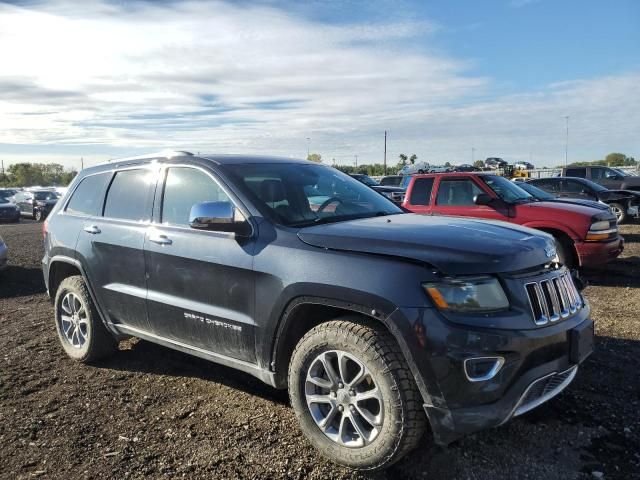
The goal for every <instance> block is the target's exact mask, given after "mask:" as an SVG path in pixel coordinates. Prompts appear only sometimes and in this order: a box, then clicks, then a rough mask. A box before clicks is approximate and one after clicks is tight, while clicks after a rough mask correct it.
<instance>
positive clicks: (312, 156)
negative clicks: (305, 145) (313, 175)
mask: <svg viewBox="0 0 640 480" xmlns="http://www.w3.org/2000/svg"><path fill="white" fill-rule="evenodd" d="M307 160H311V161H312V162H316V163H322V155H320V154H319V153H310V154H309V155H308V156H307Z"/></svg>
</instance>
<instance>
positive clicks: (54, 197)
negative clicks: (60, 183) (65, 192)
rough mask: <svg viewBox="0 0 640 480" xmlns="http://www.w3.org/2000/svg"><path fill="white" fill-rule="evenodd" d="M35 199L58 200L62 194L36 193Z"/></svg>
mask: <svg viewBox="0 0 640 480" xmlns="http://www.w3.org/2000/svg"><path fill="white" fill-rule="evenodd" d="M33 198H35V199H36V200H58V198H60V194H59V193H57V192H35V193H34V194H33Z"/></svg>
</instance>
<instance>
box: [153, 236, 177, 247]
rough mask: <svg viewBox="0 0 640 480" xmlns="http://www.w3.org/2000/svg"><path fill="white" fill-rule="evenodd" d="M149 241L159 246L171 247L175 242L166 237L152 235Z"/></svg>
mask: <svg viewBox="0 0 640 480" xmlns="http://www.w3.org/2000/svg"><path fill="white" fill-rule="evenodd" d="M149 241H150V242H153V243H157V244H158V245H171V244H172V243H173V241H172V240H171V239H170V238H169V237H167V236H166V235H151V236H150V237H149Z"/></svg>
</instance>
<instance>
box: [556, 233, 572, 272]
mask: <svg viewBox="0 0 640 480" xmlns="http://www.w3.org/2000/svg"><path fill="white" fill-rule="evenodd" d="M553 239H554V241H555V244H556V254H557V255H558V262H559V263H560V264H562V265H564V266H566V267H567V268H570V269H571V268H574V267H575V261H574V259H573V254H572V248H571V245H570V244H569V242H568V241H567V240H565V239H563V238H558V237H553Z"/></svg>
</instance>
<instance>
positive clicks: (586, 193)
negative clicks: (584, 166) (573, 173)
mask: <svg viewBox="0 0 640 480" xmlns="http://www.w3.org/2000/svg"><path fill="white" fill-rule="evenodd" d="M559 196H560V197H562V198H578V199H581V200H597V197H596V196H595V195H594V194H593V191H592V190H591V189H590V188H589V187H588V186H587V185H585V184H583V183H582V182H579V181H578V180H572V179H570V178H567V179H564V180H562V183H561V190H560V195H559Z"/></svg>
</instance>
